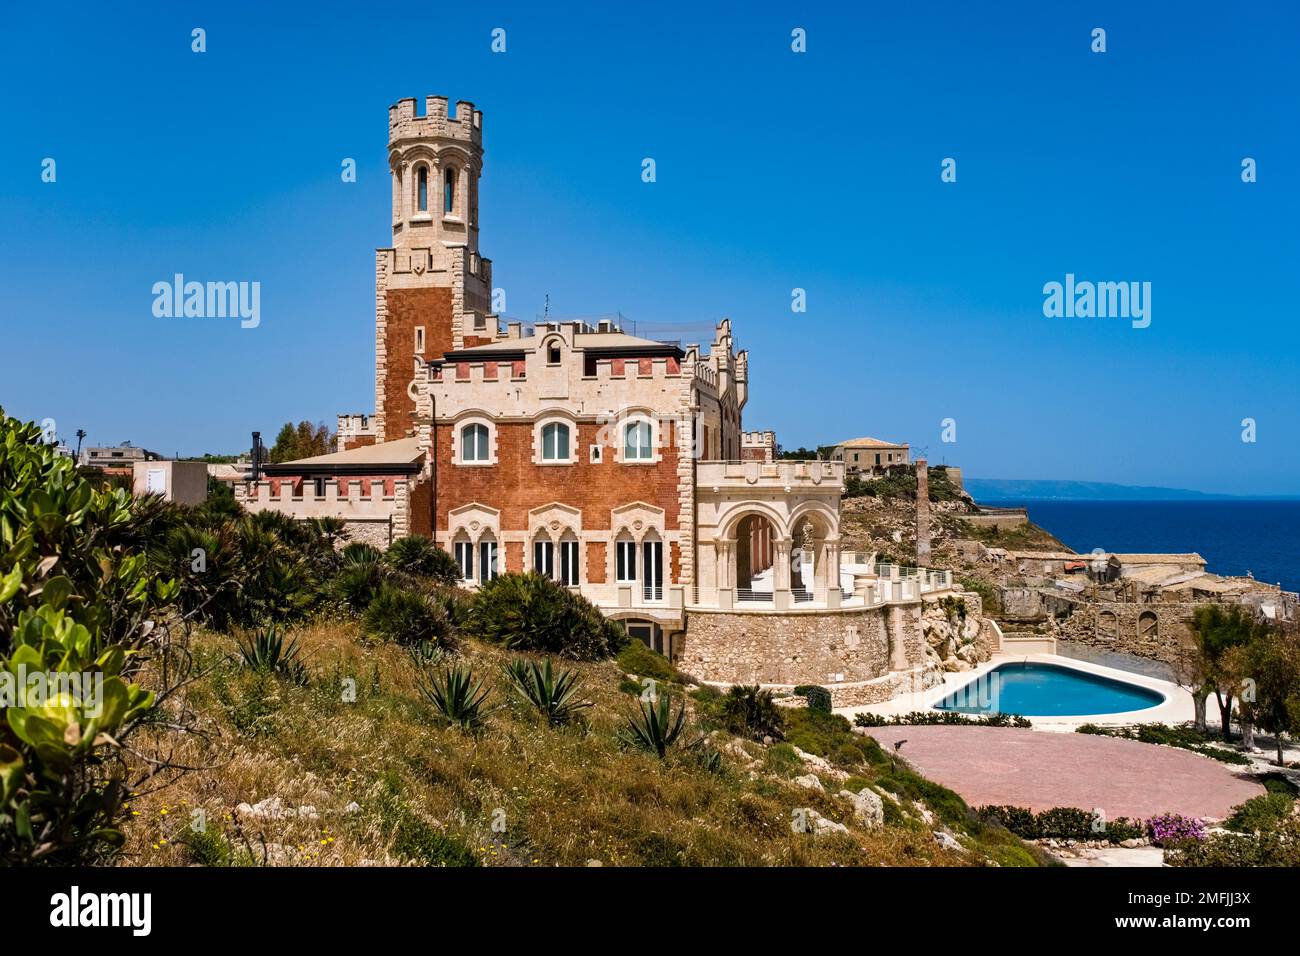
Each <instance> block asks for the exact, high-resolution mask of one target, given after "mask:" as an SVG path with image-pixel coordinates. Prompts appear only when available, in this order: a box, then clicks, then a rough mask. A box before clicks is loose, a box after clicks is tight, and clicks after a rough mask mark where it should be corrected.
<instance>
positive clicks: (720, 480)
mask: <svg viewBox="0 0 1300 956" xmlns="http://www.w3.org/2000/svg"><path fill="white" fill-rule="evenodd" d="M695 483H696V485H698V486H700V487H704V488H713V489H715V490H717V491H721V490H723V489H728V488H735V489H746V488H754V487H759V486H761V487H766V488H781V489H794V488H812V487H820V486H824V485H825V486H833V487H836V490H838V489H841V488H843V486H844V462H842V461H788V460H785V461H702V462H700V463H699V464H697V465H696V466H695Z"/></svg>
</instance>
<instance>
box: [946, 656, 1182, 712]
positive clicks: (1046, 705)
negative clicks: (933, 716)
mask: <svg viewBox="0 0 1300 956" xmlns="http://www.w3.org/2000/svg"><path fill="white" fill-rule="evenodd" d="M1164 700H1165V696H1164V694H1161V693H1159V692H1158V691H1154V690H1148V689H1147V688H1145V687H1139V686H1138V685H1136V684H1130V683H1127V682H1126V681H1119V680H1113V679H1111V678H1109V677H1101V676H1099V675H1097V674H1090V673H1088V672H1087V671H1081V670H1076V669H1074V668H1073V667H1061V666H1059V665H1057V664H1037V663H1031V662H1027V661H1026V662H1023V663H1018V664H1000V665H998V666H997V667H995V668H994V669H993V670H991V671H989V672H988V673H987V674H983V675H981V676H980V677H977V678H975V680H973V681H971V682H970V683H969V684H966V685H965V686H963V687H959V688H957V689H956V690H955V691H953V692H952V693H951V694H949V695H948V696H947V697H945V698H943V699H942V700H940V701H938V702H937V703H935V704H934V707H935V709H936V710H952V711H958V712H960V713H963V714H1023V715H1028V716H1031V717H1074V716H1083V715H1087V714H1122V713H1127V712H1128V711H1131V710H1146V709H1147V708H1148V707H1155V706H1156V705H1157V704H1162V703H1164Z"/></svg>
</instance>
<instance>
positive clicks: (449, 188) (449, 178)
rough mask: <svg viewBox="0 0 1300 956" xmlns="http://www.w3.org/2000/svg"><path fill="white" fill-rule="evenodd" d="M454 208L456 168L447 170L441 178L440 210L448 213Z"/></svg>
mask: <svg viewBox="0 0 1300 956" xmlns="http://www.w3.org/2000/svg"><path fill="white" fill-rule="evenodd" d="M455 209H456V170H454V169H449V170H447V175H446V176H445V177H444V179H443V191H442V211H443V212H444V213H448V214H450V213H451V212H453V211H454V210H455Z"/></svg>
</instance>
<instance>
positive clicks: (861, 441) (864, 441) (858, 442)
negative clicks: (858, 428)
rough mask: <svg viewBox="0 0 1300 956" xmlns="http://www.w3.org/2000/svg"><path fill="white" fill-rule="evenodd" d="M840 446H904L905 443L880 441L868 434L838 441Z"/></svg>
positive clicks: (905, 445)
mask: <svg viewBox="0 0 1300 956" xmlns="http://www.w3.org/2000/svg"><path fill="white" fill-rule="evenodd" d="M839 447H842V448H906V447H907V443H906V442H903V443H902V444H901V445H900V444H898V443H896V442H892V441H881V440H880V439H879V438H872V437H871V436H870V435H868V436H866V437H863V438H850V439H849V440H848V441H842V442H840V443H839Z"/></svg>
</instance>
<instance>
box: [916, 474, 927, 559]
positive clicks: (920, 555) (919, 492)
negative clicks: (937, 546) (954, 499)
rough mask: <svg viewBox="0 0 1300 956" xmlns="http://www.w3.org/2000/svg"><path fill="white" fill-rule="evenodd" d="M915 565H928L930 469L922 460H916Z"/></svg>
mask: <svg viewBox="0 0 1300 956" xmlns="http://www.w3.org/2000/svg"><path fill="white" fill-rule="evenodd" d="M916 563H917V565H918V566H919V567H926V566H927V565H928V564H929V563H930V469H929V466H928V465H927V464H926V461H925V459H924V458H918V459H917V460H916Z"/></svg>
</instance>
